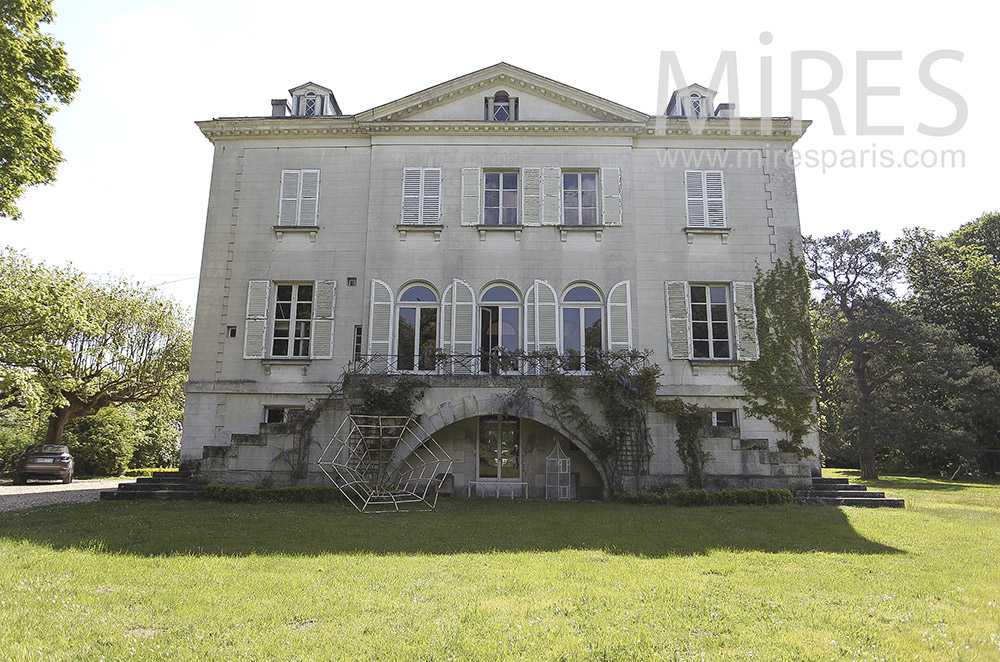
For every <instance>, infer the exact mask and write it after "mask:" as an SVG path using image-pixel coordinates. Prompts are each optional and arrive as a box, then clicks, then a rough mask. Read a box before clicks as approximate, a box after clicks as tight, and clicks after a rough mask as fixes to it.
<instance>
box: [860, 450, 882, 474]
mask: <svg viewBox="0 0 1000 662" xmlns="http://www.w3.org/2000/svg"><path fill="white" fill-rule="evenodd" d="M858 459H859V460H860V464H861V480H878V467H876V466H875V452H874V450H873V449H866V450H864V451H862V452H861V455H860V457H859V458H858Z"/></svg>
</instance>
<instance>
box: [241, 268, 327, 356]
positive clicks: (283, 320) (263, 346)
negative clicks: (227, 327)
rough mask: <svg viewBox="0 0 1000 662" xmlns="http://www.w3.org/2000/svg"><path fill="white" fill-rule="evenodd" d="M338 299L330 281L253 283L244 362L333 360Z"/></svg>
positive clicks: (248, 290)
mask: <svg viewBox="0 0 1000 662" xmlns="http://www.w3.org/2000/svg"><path fill="white" fill-rule="evenodd" d="M336 298H337V283H336V282H335V281H331V280H317V281H303V282H271V281H267V280H252V281H250V283H249V287H248V289H247V318H246V327H245V332H244V337H243V358H245V359H268V358H274V359H330V358H333V331H334V310H335V308H336Z"/></svg>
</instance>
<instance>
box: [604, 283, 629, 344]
mask: <svg viewBox="0 0 1000 662" xmlns="http://www.w3.org/2000/svg"><path fill="white" fill-rule="evenodd" d="M608 349H610V350H611V351H612V352H622V351H626V350H629V349H632V293H631V286H630V284H629V281H627V280H623V281H622V282H620V283H618V284H617V285H615V286H614V287H612V288H611V292H610V293H609V294H608Z"/></svg>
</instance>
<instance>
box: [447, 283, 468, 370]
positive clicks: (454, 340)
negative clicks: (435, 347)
mask: <svg viewBox="0 0 1000 662" xmlns="http://www.w3.org/2000/svg"><path fill="white" fill-rule="evenodd" d="M441 320H442V324H443V330H444V333H442V335H441V337H442V341H441V344H442V346H443V348H444V352H445V354H449V355H456V356H463V357H468V356H471V355H472V354H473V353H474V352H475V351H476V295H475V293H474V292H473V291H472V288H471V287H469V284H468V283H466V282H465V281H464V280H459V279H457V278H456V279H455V280H453V281H452V283H451V285H449V286H448V287H447V288H445V291H444V296H443V297H441ZM473 365H474V362H472V361H469V360H458V361H453V362H452V363H451V365H450V366H449V372H451V373H453V374H469V373H470V372H471V371H472V366H473Z"/></svg>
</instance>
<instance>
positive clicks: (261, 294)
mask: <svg viewBox="0 0 1000 662" xmlns="http://www.w3.org/2000/svg"><path fill="white" fill-rule="evenodd" d="M270 295H271V281H269V280H252V281H250V284H249V286H248V287H247V318H246V324H245V328H244V330H243V358H245V359H262V358H264V346H265V343H266V339H267V307H268V304H269V302H270V300H271V296H270Z"/></svg>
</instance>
